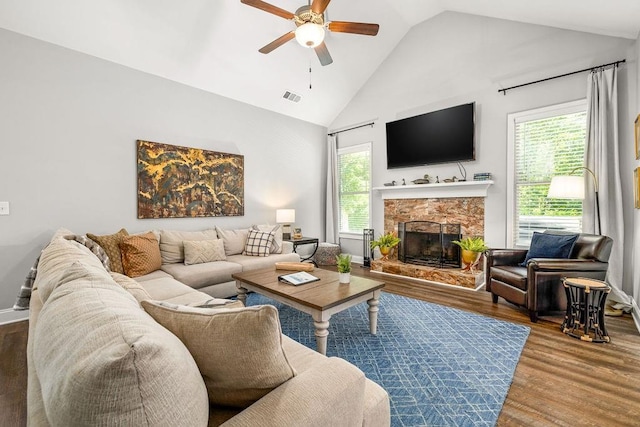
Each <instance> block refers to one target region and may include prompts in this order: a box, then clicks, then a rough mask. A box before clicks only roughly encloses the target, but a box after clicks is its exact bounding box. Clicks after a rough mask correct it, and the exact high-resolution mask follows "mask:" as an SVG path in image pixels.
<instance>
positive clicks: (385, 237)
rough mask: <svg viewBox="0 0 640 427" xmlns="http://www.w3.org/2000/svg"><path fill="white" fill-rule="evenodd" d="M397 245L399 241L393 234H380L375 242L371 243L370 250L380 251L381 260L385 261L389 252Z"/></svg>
mask: <svg viewBox="0 0 640 427" xmlns="http://www.w3.org/2000/svg"><path fill="white" fill-rule="evenodd" d="M398 243H400V239H399V238H398V237H397V236H396V235H394V234H393V233H387V234H382V235H381V236H380V237H379V238H378V239H377V240H372V241H371V249H375V248H378V249H380V253H381V254H382V259H387V257H388V256H389V254H390V253H391V250H392V249H393V248H395V247H396V246H397V245H398Z"/></svg>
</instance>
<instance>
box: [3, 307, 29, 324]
mask: <svg viewBox="0 0 640 427" xmlns="http://www.w3.org/2000/svg"><path fill="white" fill-rule="evenodd" d="M28 318H29V310H19V311H16V310H14V309H12V308H7V309H4V310H0V325H6V324H8V323H14V322H21V321H23V320H27V319H28Z"/></svg>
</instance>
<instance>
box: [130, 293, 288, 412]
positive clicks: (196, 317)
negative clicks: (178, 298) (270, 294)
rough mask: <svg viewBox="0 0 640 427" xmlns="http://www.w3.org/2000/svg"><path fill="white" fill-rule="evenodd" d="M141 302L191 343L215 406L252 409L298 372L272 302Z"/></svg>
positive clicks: (189, 347)
mask: <svg viewBox="0 0 640 427" xmlns="http://www.w3.org/2000/svg"><path fill="white" fill-rule="evenodd" d="M142 306H143V307H144V309H145V310H146V311H147V312H148V313H149V314H151V316H152V317H153V318H154V319H156V321H158V322H159V323H160V324H161V325H163V326H164V327H166V328H167V329H169V330H170V331H171V332H173V333H174V334H175V335H176V336H177V337H178V338H180V340H181V341H182V342H183V343H184V344H185V345H186V346H187V348H188V349H189V351H190V352H191V354H192V355H193V358H194V359H195V361H196V363H197V364H198V367H199V368H200V372H201V373H202V376H203V377H204V382H205V384H206V386H207V390H208V393H209V400H210V402H211V403H213V404H218V405H225V406H233V407H243V408H244V407H248V406H250V405H251V404H252V403H254V402H255V401H257V400H258V399H260V398H261V397H263V396H265V395H266V394H267V393H269V392H270V391H271V390H273V389H274V388H276V387H278V386H279V385H280V384H282V383H284V382H285V381H287V380H289V379H290V378H292V377H293V376H294V375H295V371H294V370H293V368H292V367H291V365H290V364H289V361H288V360H287V357H286V355H285V353H284V350H283V348H282V333H281V330H280V320H279V319H278V310H277V309H276V308H275V307H273V306H270V305H264V306H253V307H247V308H239V309H238V308H231V309H224V308H223V309H210V308H192V307H185V306H176V305H171V304H167V303H163V302H157V301H156V302H154V301H143V302H142Z"/></svg>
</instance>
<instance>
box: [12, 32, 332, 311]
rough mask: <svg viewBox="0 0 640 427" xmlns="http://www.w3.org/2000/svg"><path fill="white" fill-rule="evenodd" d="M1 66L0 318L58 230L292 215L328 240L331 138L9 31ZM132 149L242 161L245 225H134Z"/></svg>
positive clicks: (139, 224) (140, 224)
mask: <svg viewBox="0 0 640 427" xmlns="http://www.w3.org/2000/svg"><path fill="white" fill-rule="evenodd" d="M0 58H2V66H0V93H1V94H2V95H1V97H0V165H1V166H0V201H9V202H10V203H11V205H10V210H11V214H10V215H9V216H0V309H3V308H7V307H10V306H12V305H13V302H14V300H15V296H16V295H17V293H18V290H19V288H20V285H21V284H22V282H23V281H24V278H25V275H26V274H27V272H28V271H29V268H30V267H31V265H32V264H33V262H34V260H35V258H36V257H37V255H38V254H39V252H40V249H41V247H42V246H43V245H44V244H45V243H46V242H47V241H48V239H49V238H50V237H51V235H52V233H53V232H54V231H55V230H56V229H57V228H59V227H66V228H69V229H71V230H72V231H74V232H77V233H86V232H93V233H96V234H110V233H113V232H115V231H117V230H119V229H120V228H121V227H126V228H127V229H128V230H129V231H130V232H138V231H143V230H147V229H152V228H155V229H160V228H171V229H194V230H197V229H203V228H207V227H212V226H214V225H219V226H221V227H241V226H249V225H251V224H253V223H265V222H271V223H273V222H274V221H275V209H276V208H279V207H291V208H295V209H296V218H297V221H296V224H297V225H299V226H300V227H302V229H303V230H304V231H305V234H307V235H310V236H323V235H324V231H323V230H324V224H323V219H322V218H323V212H324V209H323V194H324V179H323V178H322V175H323V174H322V173H321V171H322V170H323V164H322V163H323V162H322V160H321V161H319V160H318V159H324V153H325V141H326V128H323V127H321V126H317V125H313V124H310V123H307V122H303V121H300V120H295V119H291V118H288V117H285V116H282V115H278V114H275V113H271V112H268V111H266V110H262V109H259V108H256V107H253V106H250V105H247V104H243V103H239V102H236V101H232V100H230V99H227V98H223V97H220V96H217V95H213V94H210V93H207V92H204V91H201V90H197V89H194V88H190V87H187V86H184V85H181V84H178V83H174V82H171V81H168V80H165V79H162V78H159V77H155V76H151V75H148V74H145V73H142V72H138V71H134V70H131V69H128V68H126V67H123V66H119V65H116V64H113V63H110V62H107V61H104V60H100V59H97V58H94V57H91V56H88V55H84V54H81V53H78V52H75V51H71V50H68V49H65V48H61V47H58V46H54V45H51V44H48V43H44V42H41V41H38V40H35V39H31V38H28V37H25V36H21V35H18V34H16V33H12V32H8V31H5V30H0ZM212 78H213V77H212ZM282 102H289V101H286V100H283V101H282ZM136 139H145V140H149V141H156V142H163V143H168V144H176V145H183V146H189V147H196V148H202V149H207V150H214V151H222V152H228V153H236V154H242V155H244V156H245V216H244V217H220V218H206V219H202V218H200V219H195V218H194V219H192V218H188V219H187V218H184V219H164V220H138V219H136V145H135V141H136Z"/></svg>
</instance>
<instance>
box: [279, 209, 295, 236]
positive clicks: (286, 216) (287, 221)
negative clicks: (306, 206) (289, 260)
mask: <svg viewBox="0 0 640 427" xmlns="http://www.w3.org/2000/svg"><path fill="white" fill-rule="evenodd" d="M276 222H277V223H278V224H282V238H283V239H284V240H291V224H292V223H294V222H296V210H295V209H276Z"/></svg>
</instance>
